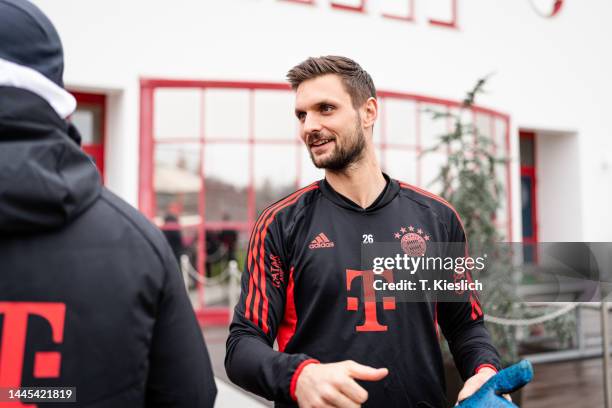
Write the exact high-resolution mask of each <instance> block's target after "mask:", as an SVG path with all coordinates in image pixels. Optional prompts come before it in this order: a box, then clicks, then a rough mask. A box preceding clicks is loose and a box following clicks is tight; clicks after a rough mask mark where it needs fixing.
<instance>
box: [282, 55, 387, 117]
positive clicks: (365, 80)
mask: <svg viewBox="0 0 612 408" xmlns="http://www.w3.org/2000/svg"><path fill="white" fill-rule="evenodd" d="M327 74H336V75H338V76H340V78H341V79H342V83H343V84H344V88H345V90H346V92H347V93H348V94H349V95H350V96H351V101H352V103H353V107H354V108H355V109H357V108H358V107H359V106H361V105H362V104H363V103H365V101H367V100H368V98H376V88H375V87H374V81H372V77H370V74H368V73H367V72H366V70H364V69H363V68H361V66H360V65H359V64H358V63H356V62H355V61H353V60H352V59H350V58H346V57H340V56H336V55H327V56H324V57H316V58H315V57H310V58H308V59H307V60H305V61H303V62H301V63H299V64H298V65H296V66H295V67H293V68H291V69H290V70H289V72H288V73H287V79H288V80H289V83H290V84H291V89H293V90H294V91H295V90H296V89H297V88H298V86H300V84H301V83H302V82H304V81H306V80H309V79H313V78H317V77H319V76H322V75H327Z"/></svg>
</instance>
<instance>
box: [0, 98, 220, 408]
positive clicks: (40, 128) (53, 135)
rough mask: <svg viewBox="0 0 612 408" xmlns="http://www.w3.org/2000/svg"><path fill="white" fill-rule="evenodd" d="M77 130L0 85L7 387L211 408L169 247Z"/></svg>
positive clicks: (99, 401) (208, 381) (113, 401)
mask: <svg viewBox="0 0 612 408" xmlns="http://www.w3.org/2000/svg"><path fill="white" fill-rule="evenodd" d="M69 132H70V129H69V125H68V124H67V122H65V121H64V120H62V119H61V118H60V117H59V116H57V114H56V113H55V111H54V110H53V109H52V108H51V106H49V105H48V104H47V102H46V101H45V100H43V99H42V98H40V97H39V96H37V95H35V94H33V93H30V92H28V91H25V90H22V89H17V88H12V87H0V336H1V338H2V341H1V342H0V387H18V386H21V387H76V399H77V403H76V404H69V405H70V406H75V407H76V406H87V407H143V406H172V407H210V406H212V405H213V402H214V399H215V395H216V388H215V383H214V377H213V374H212V371H211V366H210V360H209V357H208V353H207V351H206V347H205V345H204V341H203V338H202V334H201V331H200V329H199V327H198V324H197V322H196V319H195V316H194V313H193V310H192V309H191V305H190V303H189V300H188V297H187V295H186V292H185V288H184V285H183V282H182V279H181V276H180V273H179V270H178V266H177V262H176V260H175V258H174V256H173V254H172V251H171V250H170V247H169V246H168V244H167V242H166V241H165V239H164V236H163V235H162V234H161V232H160V231H159V230H158V229H157V228H155V227H154V226H153V225H152V224H151V223H150V222H149V221H148V220H147V219H146V218H145V217H144V216H142V215H141V214H140V213H139V212H138V211H136V210H135V209H134V208H132V207H131V206H129V205H128V204H126V203H125V202H124V201H122V200H121V199H120V198H118V197H117V196H115V195H113V194H112V193H111V192H109V191H108V190H106V189H105V188H104V187H102V186H101V184H100V180H99V176H98V173H97V170H96V168H95V167H94V165H93V163H92V162H91V160H90V159H89V158H88V157H87V156H86V155H85V154H84V153H83V152H82V151H81V149H80V148H79V146H78V145H77V143H75V141H74V140H72V139H71V138H70V137H69V136H68V134H69ZM44 405H45V406H53V405H54V404H49V403H46V404H44Z"/></svg>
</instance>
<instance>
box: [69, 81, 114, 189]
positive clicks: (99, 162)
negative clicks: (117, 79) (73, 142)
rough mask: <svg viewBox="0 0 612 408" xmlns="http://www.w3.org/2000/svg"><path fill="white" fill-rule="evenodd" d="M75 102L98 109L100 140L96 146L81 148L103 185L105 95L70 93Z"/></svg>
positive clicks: (82, 146) (87, 145) (84, 145)
mask: <svg viewBox="0 0 612 408" xmlns="http://www.w3.org/2000/svg"><path fill="white" fill-rule="evenodd" d="M70 93H71V94H72V95H73V96H74V97H75V98H76V100H77V108H78V105H81V104H87V105H95V106H99V107H100V112H101V114H100V122H101V129H100V135H101V138H100V139H101V140H100V143H98V144H83V145H81V148H82V149H83V151H84V152H85V153H87V154H88V155H90V156H91V157H93V159H94V160H95V163H96V166H97V167H98V170H99V171H100V178H101V179H102V183H104V147H105V146H106V95H104V94H92V93H84V92H70Z"/></svg>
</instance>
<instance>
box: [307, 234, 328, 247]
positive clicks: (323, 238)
mask: <svg viewBox="0 0 612 408" xmlns="http://www.w3.org/2000/svg"><path fill="white" fill-rule="evenodd" d="M333 247H334V242H333V241H330V240H329V238H327V235H325V234H324V233H322V232H321V233H320V234H319V235H317V236H316V237H315V239H313V240H312V241H311V242H310V245H308V248H310V249H317V248H333Z"/></svg>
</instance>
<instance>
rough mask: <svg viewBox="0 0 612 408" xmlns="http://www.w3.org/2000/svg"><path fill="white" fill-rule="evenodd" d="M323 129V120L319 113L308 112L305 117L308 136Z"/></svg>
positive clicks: (305, 129)
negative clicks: (320, 118)
mask: <svg viewBox="0 0 612 408" xmlns="http://www.w3.org/2000/svg"><path fill="white" fill-rule="evenodd" d="M320 131H321V121H320V120H319V118H318V116H317V115H313V114H307V115H306V118H305V119H304V134H305V135H306V136H308V135H309V134H311V133H313V132H320Z"/></svg>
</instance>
